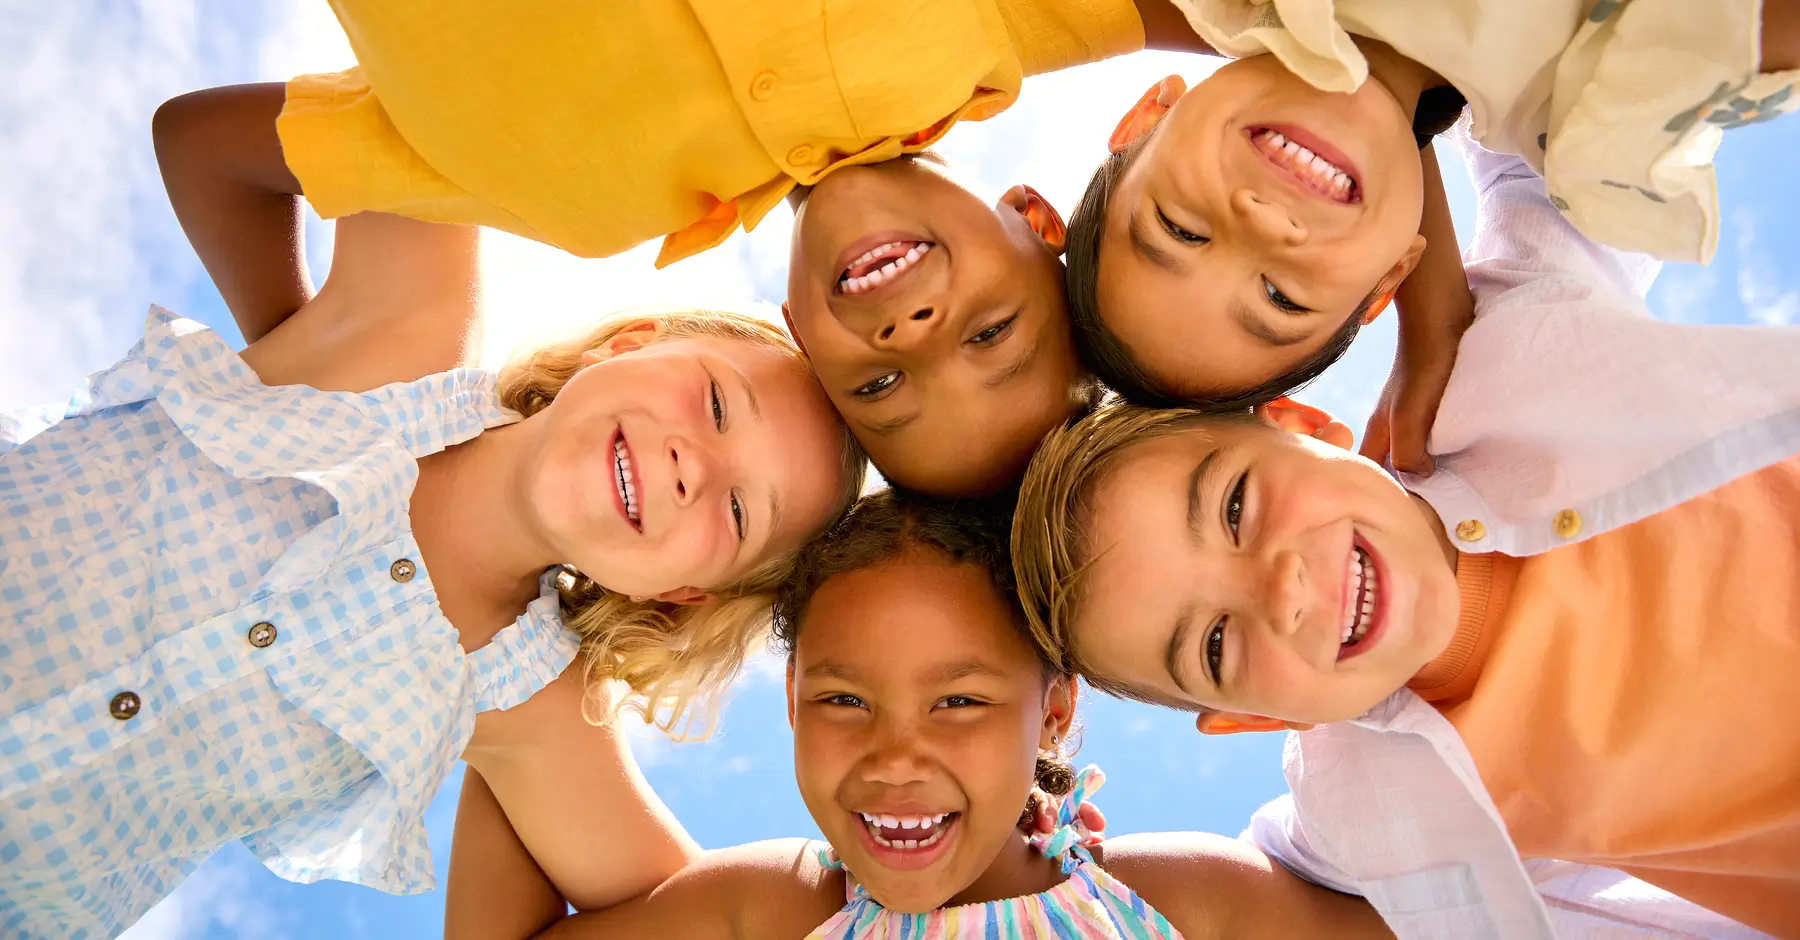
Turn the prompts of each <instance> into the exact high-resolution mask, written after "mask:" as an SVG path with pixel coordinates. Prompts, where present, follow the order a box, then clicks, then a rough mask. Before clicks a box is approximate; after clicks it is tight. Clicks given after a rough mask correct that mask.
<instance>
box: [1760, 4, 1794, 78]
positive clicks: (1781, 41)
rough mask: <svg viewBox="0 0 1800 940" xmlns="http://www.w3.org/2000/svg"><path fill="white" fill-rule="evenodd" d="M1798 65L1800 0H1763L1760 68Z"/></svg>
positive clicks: (1775, 69) (1769, 69) (1776, 69)
mask: <svg viewBox="0 0 1800 940" xmlns="http://www.w3.org/2000/svg"><path fill="white" fill-rule="evenodd" d="M1790 69H1800V0H1763V5H1762V70H1763V71H1764V72H1765V73H1767V72H1786V71H1788V70H1790Z"/></svg>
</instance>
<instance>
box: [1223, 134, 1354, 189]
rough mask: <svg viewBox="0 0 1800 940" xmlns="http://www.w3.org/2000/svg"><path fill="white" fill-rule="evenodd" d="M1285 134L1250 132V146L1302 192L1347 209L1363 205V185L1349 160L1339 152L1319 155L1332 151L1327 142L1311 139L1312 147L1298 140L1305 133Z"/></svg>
mask: <svg viewBox="0 0 1800 940" xmlns="http://www.w3.org/2000/svg"><path fill="white" fill-rule="evenodd" d="M1284 130H1285V131H1286V132H1285V133H1284V132H1283V131H1282V130H1277V129H1275V128H1273V127H1253V128H1250V129H1249V134H1250V145H1251V146H1252V147H1255V148H1256V150H1257V152H1258V153H1260V154H1262V155H1263V158H1264V159H1266V160H1268V161H1269V162H1270V163H1273V164H1275V166H1277V167H1278V168H1280V169H1282V170H1283V171H1285V172H1286V174H1287V175H1288V176H1289V177H1290V178H1292V179H1293V180H1294V182H1296V183H1298V184H1299V185H1300V186H1301V187H1302V188H1305V189H1308V190H1311V191H1312V192H1314V193H1317V194H1318V195H1320V196H1323V197H1324V198H1326V199H1329V200H1331V201H1332V202H1336V203H1342V204H1344V205H1352V204H1354V203H1359V202H1362V185H1361V184H1360V183H1358V182H1357V179H1356V169H1355V168H1354V167H1352V166H1351V165H1350V161H1349V160H1348V159H1346V158H1345V157H1343V156H1342V155H1340V154H1338V153H1336V152H1335V151H1333V152H1332V153H1331V156H1329V157H1327V156H1325V155H1323V154H1321V153H1320V152H1319V151H1321V150H1329V147H1328V145H1327V144H1325V143H1324V142H1323V141H1320V140H1317V139H1316V138H1309V140H1308V143H1310V144H1311V146H1308V145H1307V144H1303V143H1301V142H1300V141H1298V140H1295V139H1294V138H1295V137H1296V136H1301V135H1302V134H1303V132H1301V131H1299V130H1297V129H1295V128H1286V129H1284Z"/></svg>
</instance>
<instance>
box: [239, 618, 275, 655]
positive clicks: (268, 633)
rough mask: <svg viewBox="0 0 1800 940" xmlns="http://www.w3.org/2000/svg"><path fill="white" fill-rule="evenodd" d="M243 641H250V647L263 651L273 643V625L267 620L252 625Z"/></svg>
mask: <svg viewBox="0 0 1800 940" xmlns="http://www.w3.org/2000/svg"><path fill="white" fill-rule="evenodd" d="M245 639H248V640H249V641H250V645H251V646H254V647H256V648H257V649H263V648H265V647H267V646H269V645H271V644H273V643H274V642H275V625H274V624H272V623H270V622H268V621H267V620H264V621H262V622H261V623H257V624H253V625H252V626H251V627H250V632H249V633H248V634H246V636H245Z"/></svg>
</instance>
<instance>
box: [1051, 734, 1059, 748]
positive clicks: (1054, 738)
mask: <svg viewBox="0 0 1800 940" xmlns="http://www.w3.org/2000/svg"><path fill="white" fill-rule="evenodd" d="M1058 740H1059V739H1058V738H1057V736H1056V735H1054V734H1053V735H1051V736H1050V746H1051V747H1055V746H1056V742H1057V741H1058Z"/></svg>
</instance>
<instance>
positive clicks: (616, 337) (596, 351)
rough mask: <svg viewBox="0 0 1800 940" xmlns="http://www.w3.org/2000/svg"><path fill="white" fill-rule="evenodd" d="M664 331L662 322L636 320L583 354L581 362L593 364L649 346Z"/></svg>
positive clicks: (588, 364) (587, 364) (585, 364)
mask: <svg viewBox="0 0 1800 940" xmlns="http://www.w3.org/2000/svg"><path fill="white" fill-rule="evenodd" d="M662 331H663V327H662V324H661V323H659V322H657V321H655V320H648V319H646V320H634V321H632V322H630V323H627V324H625V325H624V326H621V327H619V329H618V330H617V331H616V332H614V333H613V335H611V336H608V337H607V338H606V341H605V342H603V343H601V344H600V345H598V346H595V347H594V348H592V349H589V350H587V351H585V352H583V353H582V354H581V364H582V365H584V366H591V365H593V364H595V363H597V362H605V361H606V360H608V359H611V358H612V357H614V356H617V355H619V354H621V353H628V352H630V351H632V350H634V349H641V348H643V347H645V346H648V345H649V344H650V343H651V342H652V341H653V340H655V339H656V337H657V336H659V335H660V334H661V333H662Z"/></svg>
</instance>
